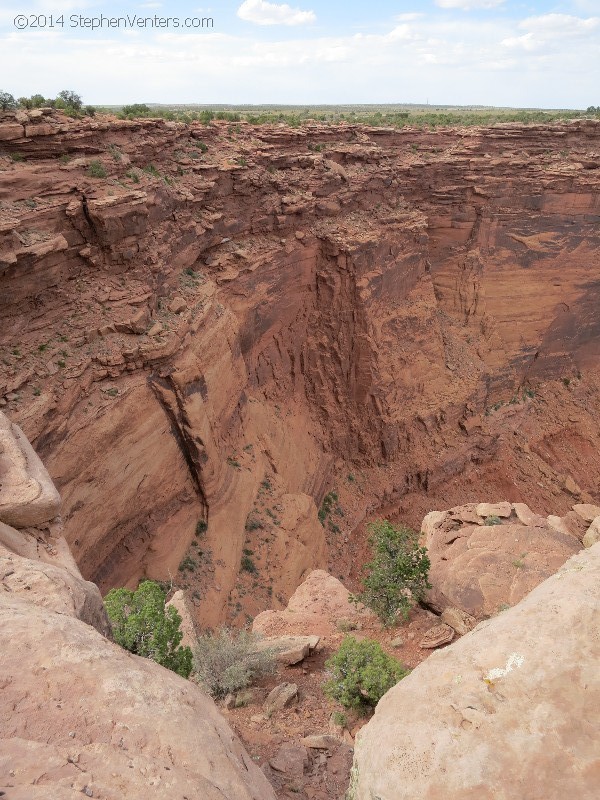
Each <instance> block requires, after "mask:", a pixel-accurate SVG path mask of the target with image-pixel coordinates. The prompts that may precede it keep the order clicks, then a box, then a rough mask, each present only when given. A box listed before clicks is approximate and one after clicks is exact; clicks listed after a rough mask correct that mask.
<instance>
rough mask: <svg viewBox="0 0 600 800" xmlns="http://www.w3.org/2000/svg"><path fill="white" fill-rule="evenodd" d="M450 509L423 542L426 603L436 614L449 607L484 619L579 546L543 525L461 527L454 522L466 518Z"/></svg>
mask: <svg viewBox="0 0 600 800" xmlns="http://www.w3.org/2000/svg"><path fill="white" fill-rule="evenodd" d="M482 505H483V504H482ZM480 508H481V506H480ZM491 508H492V506H491V505H490V506H489V507H486V508H485V509H482V510H485V511H488V510H491ZM496 510H498V509H497V508H496ZM500 510H502V509H500ZM456 511H457V510H456V509H452V510H451V511H450V512H449V514H448V517H447V519H446V521H445V522H444V523H443V524H442V525H441V526H440V527H439V528H437V529H436V530H435V531H434V533H433V536H432V537H430V539H429V541H428V554H429V558H430V560H431V569H430V571H429V582H430V583H431V584H432V587H433V588H432V589H431V591H430V592H429V593H428V596H427V601H428V602H429V603H430V604H431V605H432V607H433V608H435V609H437V610H439V611H440V612H442V611H444V610H445V609H447V608H454V609H458V610H459V611H461V612H465V613H466V614H468V615H469V616H470V617H473V618H474V619H475V620H481V619H484V618H486V617H489V616H491V615H492V614H495V613H496V612H497V611H498V610H500V609H501V608H503V607H504V606H506V605H510V606H513V605H515V604H516V603H518V602H519V600H521V599H522V598H523V597H524V596H525V595H526V594H527V593H528V592H530V591H531V590H532V589H533V588H534V587H535V586H537V585H538V584H540V583H541V582H542V581H543V580H545V579H546V578H547V577H549V576H550V575H552V574H553V573H554V572H556V570H557V569H558V568H559V567H560V566H562V564H564V562H565V561H566V560H567V559H568V558H569V557H570V556H571V555H573V554H574V553H576V552H577V551H578V550H580V549H581V545H580V541H579V540H578V539H576V538H575V536H573V535H572V534H571V533H566V532H563V531H558V530H556V529H555V528H553V527H551V526H550V525H549V524H548V523H546V524H545V525H535V526H529V525H522V524H521V523H520V522H516V521H512V520H508V521H507V522H504V523H503V524H502V525H469V524H464V525H461V524H460V523H458V522H457V520H458V519H460V518H462V517H464V516H466V515H465V514H464V507H461V508H460V509H458V514H459V516H457V515H456V513H455V512H456Z"/></svg>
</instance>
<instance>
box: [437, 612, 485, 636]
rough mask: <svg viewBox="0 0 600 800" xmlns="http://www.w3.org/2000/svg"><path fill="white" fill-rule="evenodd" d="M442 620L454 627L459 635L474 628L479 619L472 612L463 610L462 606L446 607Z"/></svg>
mask: <svg viewBox="0 0 600 800" xmlns="http://www.w3.org/2000/svg"><path fill="white" fill-rule="evenodd" d="M441 620H442V622H443V623H444V624H446V625H449V626H450V627H451V628H453V629H454V630H455V631H456V633H458V635H459V636H464V634H465V633H468V632H469V631H471V630H473V628H474V627H475V625H477V620H476V619H475V617H472V616H471V615H470V614H466V613H465V612H464V611H461V610H460V608H445V609H444V611H443V613H442V617H441Z"/></svg>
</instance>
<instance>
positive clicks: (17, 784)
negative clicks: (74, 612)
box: [0, 595, 274, 800]
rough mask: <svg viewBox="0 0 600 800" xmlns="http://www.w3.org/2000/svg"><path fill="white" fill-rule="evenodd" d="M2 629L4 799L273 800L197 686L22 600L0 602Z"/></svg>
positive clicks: (0, 761)
mask: <svg viewBox="0 0 600 800" xmlns="http://www.w3.org/2000/svg"><path fill="white" fill-rule="evenodd" d="M0 627H1V629H2V638H3V642H9V646H8V647H5V646H3V647H2V650H1V652H0V669H1V673H2V680H3V689H2V693H1V696H0V707H1V714H2V719H3V720H4V724H3V726H2V732H1V733H0V738H1V741H0V776H1V777H0V789H1V790H2V791H4V792H6V794H7V796H9V797H11V798H12V797H15V798H22V799H23V800H24V799H25V798H37V797H39V798H42V797H43V798H47V797H50V796H52V797H61V798H63V797H64V798H76V797H81V796H82V792H83V791H84V789H85V787H88V789H89V791H91V792H92V794H89V792H88V796H89V797H97V798H102V799H103V800H122V798H124V797H127V798H128V799H129V800H144V799H145V798H157V799H158V798H165V797H169V798H171V797H173V798H175V797H186V796H187V797H190V798H191V797H202V798H207V800H223V799H224V798H227V800H274V794H273V791H272V789H271V787H270V785H269V784H268V782H267V780H266V778H265V777H264V776H263V774H262V772H260V770H259V769H258V768H257V767H256V765H255V764H254V763H253V762H252V759H251V758H250V757H249V756H248V754H247V753H246V752H245V750H244V749H243V747H242V745H241V744H240V742H239V740H238V739H237V738H236V737H235V736H234V734H233V733H232V732H231V730H230V728H229V726H228V725H227V723H226V722H225V721H224V719H223V718H222V717H221V716H220V714H219V713H218V711H217V709H216V707H215V705H214V703H213V701H212V700H211V699H210V698H209V697H207V696H206V695H205V694H204V693H203V692H202V691H201V690H200V689H199V687H197V686H195V685H194V684H193V683H190V682H189V681H186V680H184V679H183V678H180V677H179V676H177V675H175V674H174V673H173V672H170V671H169V670H166V669H163V668H162V667H160V666H159V665H158V664H155V663H154V662H152V661H148V660H147V659H144V658H139V657H137V656H133V655H131V654H129V653H127V652H126V651H125V650H123V649H121V648H120V647H118V646H117V645H115V644H112V643H111V642H109V641H107V640H106V639H105V638H104V637H102V636H101V635H100V634H99V633H98V632H97V631H95V630H93V629H92V628H91V627H90V626H88V625H85V624H84V623H83V622H80V621H79V620H77V619H74V618H73V617H71V616H67V615H65V614H58V613H56V612H55V611H51V610H49V609H48V608H41V607H39V606H36V605H32V604H31V603H26V602H24V601H23V600H21V599H17V598H14V599H13V598H11V597H10V596H6V595H0ZM42 676H43V677H42ZM84 793H85V792H84Z"/></svg>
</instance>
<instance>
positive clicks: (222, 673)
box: [194, 628, 276, 697]
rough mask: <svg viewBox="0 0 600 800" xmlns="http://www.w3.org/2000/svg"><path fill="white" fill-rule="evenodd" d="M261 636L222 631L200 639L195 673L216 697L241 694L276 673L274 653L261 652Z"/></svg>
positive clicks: (196, 649)
mask: <svg viewBox="0 0 600 800" xmlns="http://www.w3.org/2000/svg"><path fill="white" fill-rule="evenodd" d="M258 641H259V637H258V636H256V635H255V634H252V633H249V632H248V631H239V632H234V631H230V630H228V629H227V628H222V629H221V630H220V631H217V632H216V633H207V634H205V635H203V636H200V637H199V638H198V642H197V644H196V647H195V648H194V673H195V674H196V675H197V677H198V679H199V681H200V682H201V683H202V684H203V686H204V687H205V689H206V691H207V692H208V693H209V694H211V695H212V696H213V697H225V695H227V694H229V693H230V692H237V691H239V690H240V689H245V688H246V687H247V686H250V684H251V683H252V682H253V681H254V680H256V679H258V678H261V677H263V676H264V675H270V674H272V673H273V672H275V667H276V657H275V653H274V651H273V650H270V649H265V650H258V649H257V648H256V645H257V643H258Z"/></svg>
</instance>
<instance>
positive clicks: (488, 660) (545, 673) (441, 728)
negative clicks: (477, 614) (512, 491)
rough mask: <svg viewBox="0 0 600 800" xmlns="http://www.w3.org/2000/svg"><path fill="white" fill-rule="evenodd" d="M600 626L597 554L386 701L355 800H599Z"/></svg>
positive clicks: (359, 766) (368, 731) (357, 773)
mask: <svg viewBox="0 0 600 800" xmlns="http://www.w3.org/2000/svg"><path fill="white" fill-rule="evenodd" d="M599 615H600V545H595V546H594V547H592V548H591V549H590V550H586V551H584V552H581V553H579V554H578V555H576V556H574V557H573V558H571V559H570V560H569V561H568V562H567V563H566V564H565V565H564V566H563V567H562V568H561V569H560V570H559V571H558V573H557V574H556V575H553V576H552V577H550V578H548V579H547V580H546V581H545V582H544V583H542V584H541V585H540V586H538V587H537V588H535V589H534V590H533V591H532V592H531V594H529V595H528V596H527V597H526V598H525V599H523V600H522V601H521V602H520V603H519V604H518V605H517V606H516V607H514V608H511V609H509V610H507V611H506V612H504V613H503V614H501V615H499V616H497V617H494V618H493V619H491V620H489V621H487V622H484V623H481V624H480V625H479V626H478V627H477V628H476V630H474V631H471V632H470V633H468V634H467V635H466V636H463V637H462V638H461V639H459V640H458V641H457V642H455V643H453V644H451V645H450V646H449V647H447V648H445V649H444V650H440V651H437V652H436V653H433V654H432V655H431V656H430V657H429V658H428V659H427V660H426V661H424V662H423V663H422V664H420V665H419V666H418V667H416V668H415V669H414V670H413V672H412V673H411V674H410V675H409V676H408V677H406V678H404V680H402V681H401V682H400V683H399V684H398V685H397V686H395V687H394V688H393V689H391V690H390V691H389V692H388V693H387V694H386V695H385V696H384V697H383V698H382V699H381V701H380V702H379V704H378V706H377V709H376V712H375V716H374V717H373V718H372V720H371V721H370V722H369V723H368V724H367V725H366V726H365V727H364V728H363V729H362V730H361V731H360V732H359V733H358V735H357V738H356V743H355V758H354V767H353V775H352V782H351V788H350V792H349V797H350V798H351V800H371V799H372V798H373V797H381V798H384V797H385V798H390V800H391V799H392V798H393V800H438V799H439V800H442V798H443V800H466V799H467V798H470V799H472V800H515V799H516V798H523V800H533V798H544V799H545V800H563V798H565V797H573V798H578V800H594V798H596V797H597V796H598V785H599V781H600V763H599V761H598V741H599V740H600V713H599V711H600V670H598V663H599V661H600V639H599V638H598V635H597V634H598V618H599ZM557 634H559V635H557Z"/></svg>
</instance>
